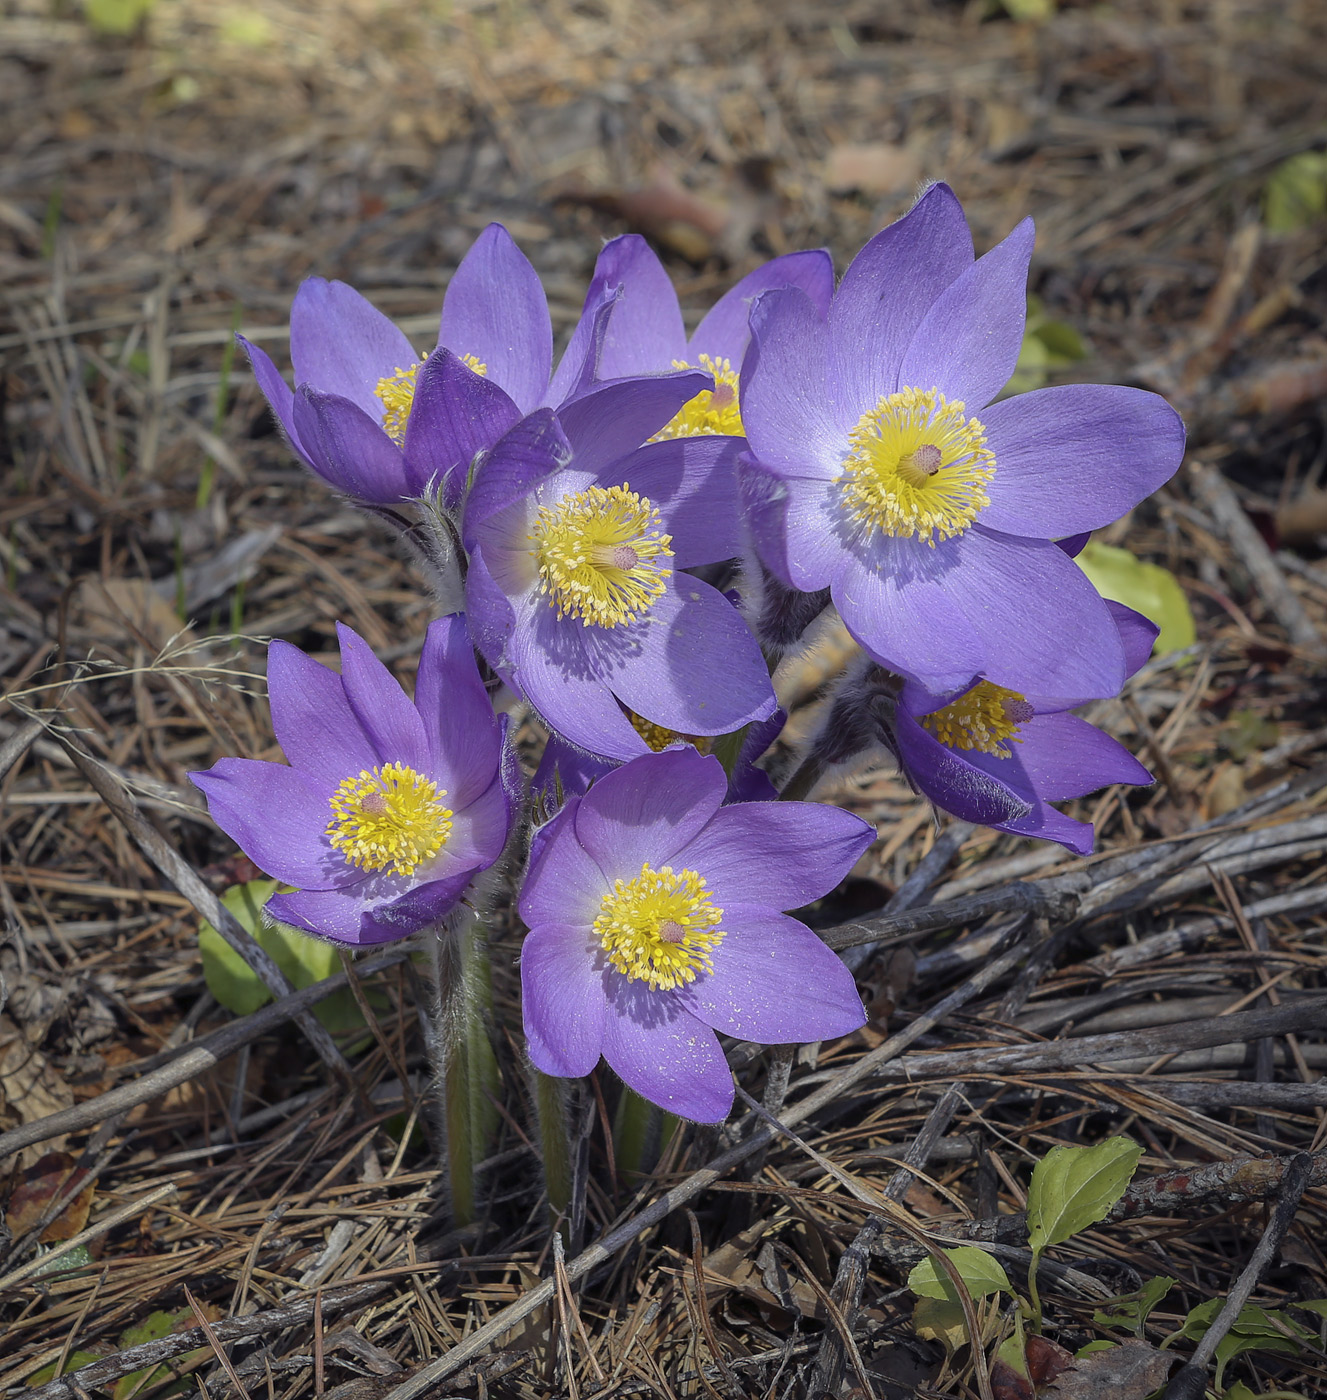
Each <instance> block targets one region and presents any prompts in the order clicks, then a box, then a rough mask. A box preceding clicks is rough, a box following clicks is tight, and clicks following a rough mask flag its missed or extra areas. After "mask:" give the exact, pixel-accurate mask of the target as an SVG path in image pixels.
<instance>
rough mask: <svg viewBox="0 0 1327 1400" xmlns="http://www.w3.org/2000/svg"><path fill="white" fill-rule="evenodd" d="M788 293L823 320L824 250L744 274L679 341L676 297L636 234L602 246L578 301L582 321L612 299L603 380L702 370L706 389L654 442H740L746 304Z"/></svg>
mask: <svg viewBox="0 0 1327 1400" xmlns="http://www.w3.org/2000/svg"><path fill="white" fill-rule="evenodd" d="M778 287H796V288H798V289H799V290H800V291H802V292H804V293H805V294H806V295H807V297H809V298H810V300H811V302H812V304H813V305H814V306H815V307H817V309H818V310H819V311H820V312H821V313H822V314H823V313H824V312H825V311H827V310H828V308H829V302H830V298H831V296H833V293H834V264H833V262H832V261H831V260H830V256H829V254H828V253H827V252H825V251H824V249H814V250H812V251H809V252H804V253H786V254H785V255H784V256H783V257H779V258H773V259H771V260H770V261H769V262H767V263H765V264H764V265H763V266H761V267H758V268H756V269H755V271H754V272H749V273H747V275H746V276H745V277H743V278H742V280H741V281H740V282H738V283H737V285H736V286H734V287H732V288H730V289H729V290H728V291H727V292H725V293H724V295H723V296H721V297H720V298H719V300H718V301H717V302H715V304H714V305H713V306H712V307H711V308H710V310H709V311H708V312H707V313H706V314H705V316H704V317H703V318H702V320H701V323H700V325H699V326H697V327H696V331H695V334H694V335H692V336H691V337H690V338H688V337H687V333H686V330H685V328H684V326H683V324H682V309H681V306H680V305H679V303H678V300H677V292H676V290H675V288H674V287H673V283H672V279H671V278H670V277H669V276H668V273H667V271H666V270H665V268H664V265H663V263H661V262H660V261H659V257H658V254H656V253H655V251H654V250H653V249H652V248H651V247H650V245H649V244H648V243H647V242H646V241H645V240H644V239H643V238H641V237H640V235H639V234H634V233H628V234H624V235H623V236H622V237H621V238H615V239H613V240H612V242H611V243H608V244H606V245H605V247H604V250H603V251H602V252H601V253H600V254H599V259H598V261H597V262H596V263H595V267H594V277H593V278H592V279H591V282H590V290H589V294H588V295H587V297H586V299H585V307H586V312H587V314H588V313H589V312H590V310H591V309H592V308H593V307H595V306H598V305H601V304H602V302H603V300H604V298H605V297H606V296H607V295H608V294H609V293H610V292H612V291H614V290H616V291H617V293H618V296H617V300H616V302H615V304H614V305H613V308H612V311H611V312H610V314H609V317H608V322H607V330H606V332H605V334H604V339H603V344H602V347H601V348H600V351H599V366H598V373H599V375H600V376H602V377H603V378H605V379H614V378H626V377H630V376H633V375H642V374H660V373H664V372H666V371H668V370H670V369H673V370H675V369H687V368H689V369H703V370H706V371H708V372H709V373H710V374H712V375H713V376H714V387H713V388H712V389H702V390H701V392H700V393H698V394H697V395H695V397H693V398H691V399H689V400H688V401H687V402H686V403H685V404H684V405H683V406H682V407H681V408H680V409H679V410H678V412H677V414H676V415H675V416H674V417H673V418H672V419H671V420H670V421H669V422H668V423H667V424H666V425H665V426H664V427H662V428H661V429H660V430H659V433H658V436H659V437H662V438H669V437H694V436H699V435H707V434H723V435H728V436H732V437H740V436H741V435H742V419H741V413H740V411H739V407H738V373H739V371H740V370H741V368H742V356H743V355H744V354H745V353H746V347H747V342H748V340H749V339H750V330H749V327H748V320H749V317H750V312H751V305H752V303H753V302H754V301H755V299H756V297H758V296H759V295H760V294H761V293H762V292H767V291H771V290H773V289H775V288H778Z"/></svg>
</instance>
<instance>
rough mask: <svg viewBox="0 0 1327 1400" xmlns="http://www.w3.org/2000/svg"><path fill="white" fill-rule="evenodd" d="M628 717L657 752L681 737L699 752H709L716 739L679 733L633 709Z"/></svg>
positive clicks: (633, 726) (638, 732)
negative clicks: (643, 716) (645, 717)
mask: <svg viewBox="0 0 1327 1400" xmlns="http://www.w3.org/2000/svg"><path fill="white" fill-rule="evenodd" d="M627 718H628V719H629V720H630V721H631V727H632V728H633V729H634V730H635V731H636V733H637V734H639V735H640V737H641V738H642V739H644V740H645V742H646V743H647V744H648V745H649V746H650V748H652V749H653V750H654V752H655V753H662V752H663V751H664V749H666V748H667V747H668V745H669V744H675V743H677V741H678V740H679V739H681V740H683V741H684V742H686V743H688V744H693V745H694V746H695V748H696V751H697V752H698V753H709V751H710V749H711V747H712V746H713V744H714V740H713V739H710V738H708V737H706V736H705V735H701V734H679V733H678V732H677V730H676V729H665V728H664V727H663V725H662V724H655V723H654V722H653V721H652V720H648V719H642V718H641V717H640V716H639V715H638V714H636V713H634V712H633V711H631V710H628V711H627Z"/></svg>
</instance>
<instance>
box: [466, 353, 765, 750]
mask: <svg viewBox="0 0 1327 1400" xmlns="http://www.w3.org/2000/svg"><path fill="white" fill-rule="evenodd" d="M706 378H707V376H705V375H703V374H701V373H699V372H687V373H683V374H678V375H672V376H653V377H647V378H644V379H640V380H636V381H629V382H631V383H633V385H634V389H633V393H632V394H631V395H629V396H626V397H623V396H621V395H615V396H614V398H613V399H612V401H611V403H603V402H601V400H604V399H605V396H606V395H607V394H608V392H609V391H610V389H611V387H612V386H599V387H596V388H594V389H592V390H590V391H588V392H587V393H586V394H584V395H582V396H581V397H580V398H578V399H576V400H574V401H573V402H572V403H570V404H569V405H567V406H565V407H564V409H563V410H562V411H561V412H560V413H559V414H557V415H554V414H553V413H552V412H551V411H549V410H547V409H540V410H539V411H537V412H536V413H533V414H531V415H530V416H529V417H528V418H525V419H522V421H521V422H520V423H518V424H517V425H516V426H515V427H514V428H513V429H512V430H511V431H510V432H509V433H508V434H507V435H506V436H505V437H504V438H503V439H502V440H501V441H500V442H499V443H497V444H496V446H495V447H494V448H493V449H492V451H491V452H489V453H488V454H486V455H485V456H484V458H483V459H482V460H481V461H480V464H479V466H478V469H477V471H476V473H475V477H474V483H473V485H472V487H471V489H470V492H469V495H468V497H467V499H466V504H465V511H464V515H463V517H462V530H463V536H464V540H465V546H466V549H467V551H468V553H469V569H468V573H467V577H466V611H467V614H468V616H469V619H470V627H471V631H472V633H473V635H474V638H475V642H476V645H477V646H478V647H479V649H480V651H481V652H483V654H484V656H485V657H486V658H487V659H488V661H489V663H490V664H491V665H492V666H493V668H494V669H495V670H496V671H497V672H498V674H499V675H501V676H502V678H503V679H504V680H505V681H506V682H507V683H508V684H509V685H510V686H511V687H512V688H513V689H514V690H516V691H517V692H518V693H519V694H521V695H522V696H524V697H525V699H527V700H528V701H529V702H530V704H531V705H533V706H534V708H535V709H536V710H537V711H538V712H539V714H540V715H541V716H542V717H543V718H544V720H545V721H546V722H547V723H548V725H549V727H550V728H551V729H554V730H556V731H557V732H559V733H561V734H562V735H563V736H564V737H566V738H567V739H568V740H570V741H571V743H573V744H575V745H576V746H577V747H579V748H582V749H584V750H586V751H587V752H588V753H593V754H597V755H600V756H602V757H605V758H612V759H628V758H633V757H635V756H636V755H637V754H643V753H646V752H648V751H649V745H648V744H647V743H646V741H645V740H644V739H643V738H642V737H641V735H640V734H639V733H638V732H637V730H636V729H634V728H633V727H632V724H631V721H630V719H629V718H628V715H627V713H626V712H627V711H630V712H631V713H632V714H635V715H638V716H639V717H640V718H641V719H643V720H647V721H649V722H650V723H652V724H655V725H662V726H663V727H664V728H667V729H671V730H674V731H676V732H677V733H679V734H690V735H707V736H708V735H715V734H725V733H729V732H731V731H733V730H736V729H738V728H740V727H741V726H742V725H744V724H747V723H750V722H753V721H758V720H763V719H765V718H767V717H768V716H769V715H771V714H772V713H773V712H774V709H775V699H774V692H773V689H772V688H771V686H770V682H769V673H768V670H767V669H766V666H765V662H764V660H763V658H762V657H761V654H760V647H759V645H758V644H757V642H756V640H755V638H754V637H753V636H752V635H751V633H750V632H749V631H748V630H747V627H746V624H745V623H744V622H743V621H742V617H741V615H740V613H739V612H738V610H737V609H736V608H735V607H734V606H733V604H732V603H731V602H730V601H729V600H728V599H727V598H725V597H724V595H723V594H721V593H720V592H718V590H717V589H714V588H712V587H710V585H709V584H706V583H702V582H701V581H700V580H699V579H696V578H694V577H692V576H691V575H689V574H686V573H683V572H681V571H682V570H684V569H686V568H689V567H692V566H695V565H700V564H707V563H713V562H715V561H717V560H720V559H728V558H731V557H732V556H733V554H735V553H736V552H737V548H738V537H739V521H738V518H737V513H736V503H735V500H734V499H733V496H732V492H731V483H732V460H733V454H734V452H735V451H736V450H737V448H738V446H739V445H740V444H739V442H738V441H737V440H734V439H732V438H725V437H701V438H676V439H672V440H669V441H665V442H657V443H651V444H648V445H647V446H645V447H642V448H640V449H639V450H638V451H633V450H632V449H633V448H635V446H636V444H638V443H640V442H643V441H645V439H647V438H648V437H649V436H650V434H651V433H653V432H654V431H655V430H656V429H657V428H658V427H660V426H661V425H662V424H664V423H666V422H667V421H668V420H669V418H671V417H672V415H673V414H674V413H675V412H676V411H677V409H678V407H679V406H680V405H681V404H682V403H684V402H685V401H686V400H687V399H688V398H690V397H692V396H693V394H694V393H695V392H696V390H697V389H698V388H699V387H700V386H701V385H702V384H703V383H704V382H705V381H706Z"/></svg>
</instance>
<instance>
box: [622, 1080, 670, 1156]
mask: <svg viewBox="0 0 1327 1400" xmlns="http://www.w3.org/2000/svg"><path fill="white" fill-rule="evenodd" d="M659 1118H660V1111H659V1109H657V1108H655V1106H654V1105H653V1104H652V1103H650V1102H649V1101H648V1100H647V1099H643V1098H641V1096H640V1095H639V1094H637V1093H635V1092H634V1091H633V1090H631V1089H628V1088H627V1086H626V1085H625V1084H624V1085H623V1086H622V1097H621V1098H619V1099H618V1101H617V1112H616V1113H614V1115H613V1158H614V1160H615V1161H616V1163H617V1169H618V1171H619V1172H622V1173H623V1174H625V1175H629V1176H637V1177H638V1176H640V1175H641V1174H642V1173H644V1172H645V1171H647V1170H648V1169H649V1167H650V1166H651V1164H652V1158H653V1156H654V1154H655V1153H656V1152H657V1151H658V1144H659V1128H660V1122H659Z"/></svg>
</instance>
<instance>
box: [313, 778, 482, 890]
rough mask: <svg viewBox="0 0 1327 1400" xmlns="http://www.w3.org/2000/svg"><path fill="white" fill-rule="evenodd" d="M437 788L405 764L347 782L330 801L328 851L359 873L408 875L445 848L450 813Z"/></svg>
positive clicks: (444, 794) (338, 788)
mask: <svg viewBox="0 0 1327 1400" xmlns="http://www.w3.org/2000/svg"><path fill="white" fill-rule="evenodd" d="M446 796H447V793H446V791H445V790H444V789H442V788H439V787H438V785H437V783H435V782H433V781H432V780H431V779H429V778H426V777H424V775H423V774H422V773H417V772H415V770H414V769H413V768H409V767H407V766H406V765H405V764H404V763H388V764H385V765H384V766H383V767H381V768H374V769H373V770H372V771H370V770H369V769H367V768H364V769H361V770H360V772H359V773H358V775H356V776H352V777H349V778H346V779H345V780H344V781H342V782H341V783H340V785H339V786H338V787H337V789H336V791H335V792H334V793H333V794H332V796H331V798H330V804H331V808H332V811H333V812H334V813H335V814H336V815H335V817H334V819H333V820H332V821H331V822H329V823H328V826H327V836H328V839H329V840H330V841H331V843H332V845H333V847H335V849H336V850H338V851H340V852H341V854H342V855H344V856H345V858H346V860H347V861H348V862H349V863H350V864H351V865H357V866H359V867H360V868H361V869H363V870H390V871H391V873H392V874H393V875H413V874H414V873H415V871H416V870H418V869H419V867H420V866H421V865H422V864H424V862H425V861H429V860H432V859H433V857H434V856H436V855H437V854H438V852H439V851H440V850H442V848H443V847H444V846H445V845H446V844H447V838H448V837H449V836H450V835H451V830H452V817H453V815H454V813H453V812H452V811H451V809H450V808H449V807H447V806H446V805H445V804H444V803H443V801H442V799H443V798H444V797H446Z"/></svg>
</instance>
